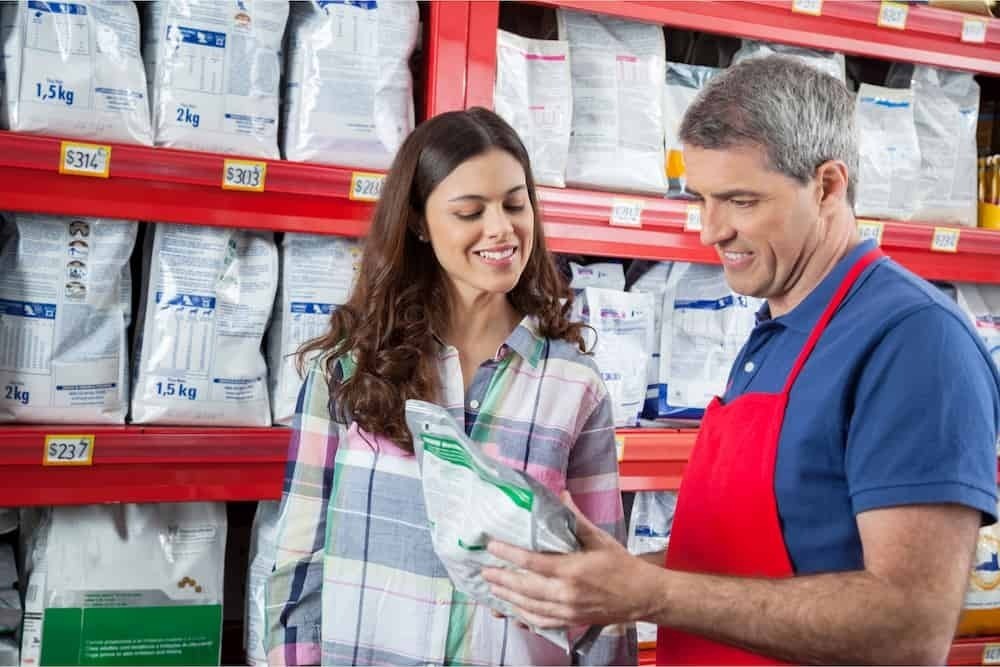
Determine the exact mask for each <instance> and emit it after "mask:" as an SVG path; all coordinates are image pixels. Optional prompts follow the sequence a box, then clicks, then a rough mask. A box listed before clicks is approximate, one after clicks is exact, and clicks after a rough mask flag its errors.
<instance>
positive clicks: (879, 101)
mask: <svg viewBox="0 0 1000 667" xmlns="http://www.w3.org/2000/svg"><path fill="white" fill-rule="evenodd" d="M855 113H856V117H857V124H858V148H859V149H860V153H861V162H860V168H859V174H858V191H857V201H856V202H855V204H854V212H855V213H856V214H857V215H858V216H860V217H866V218H890V219H893V220H909V219H910V218H912V217H913V213H914V210H915V208H916V202H917V201H918V200H919V198H920V193H919V187H920V162H921V158H920V146H919V143H918V139H917V127H916V123H915V120H914V111H913V91H912V90H901V89H896V88H883V87H881V86H872V85H870V84H867V83H864V84H861V87H860V89H859V90H858V96H857V103H856V105H855Z"/></svg>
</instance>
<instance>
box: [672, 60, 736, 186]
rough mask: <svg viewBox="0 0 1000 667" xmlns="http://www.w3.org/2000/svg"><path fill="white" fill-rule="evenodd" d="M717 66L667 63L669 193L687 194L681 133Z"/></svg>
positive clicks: (718, 70) (717, 71)
mask: <svg viewBox="0 0 1000 667" xmlns="http://www.w3.org/2000/svg"><path fill="white" fill-rule="evenodd" d="M721 71H722V70H720V69H718V68H715V67H701V66H699V65H685V64H683V63H671V62H668V63H667V74H666V79H665V85H664V86H663V129H664V134H663V144H664V146H665V150H666V151H667V163H666V164H667V167H666V174H667V186H668V190H667V196H668V197H686V196H687V190H686V185H687V179H686V178H685V173H686V172H685V169H684V152H683V146H681V141H680V138H679V137H678V134H679V133H680V129H681V121H683V120H684V114H685V113H687V110H688V107H689V106H691V103H692V102H694V98H695V97H696V96H697V95H698V93H699V91H701V89H702V88H704V87H705V84H706V83H708V81H709V80H710V79H711V78H712V77H713V76H715V75H716V74H718V73H719V72H721Z"/></svg>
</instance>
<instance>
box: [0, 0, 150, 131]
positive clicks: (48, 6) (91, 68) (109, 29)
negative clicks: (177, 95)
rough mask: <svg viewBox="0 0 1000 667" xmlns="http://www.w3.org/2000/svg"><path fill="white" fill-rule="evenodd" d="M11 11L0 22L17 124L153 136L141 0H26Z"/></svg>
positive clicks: (11, 117)
mask: <svg viewBox="0 0 1000 667" xmlns="http://www.w3.org/2000/svg"><path fill="white" fill-rule="evenodd" d="M5 4H6V3H5ZM11 11H13V13H14V16H13V19H12V20H11V19H10V15H9V14H7V17H8V18H7V20H6V21H0V23H4V24H6V25H8V26H10V28H8V29H7V30H6V31H5V32H7V34H6V38H5V39H3V40H2V41H3V42H4V45H3V46H4V52H5V55H6V58H5V60H6V61H7V65H6V67H5V70H6V82H5V83H6V85H5V89H6V93H5V97H6V102H7V118H6V123H7V126H8V127H9V128H10V129H11V130H14V131H17V132H37V133H42V134H55V135H59V136H65V137H72V138H76V139H90V140H95V141H115V142H120V143H127V144H143V145H147V146H148V145H151V144H152V143H153V136H152V131H151V128H150V122H149V100H148V98H147V88H146V74H145V71H144V69H143V64H142V58H141V57H140V54H139V14H138V12H137V11H136V7H135V4H134V3H132V2H115V1H111V0H106V1H102V2H96V1H94V0H74V1H72V2H49V1H47V0H19V1H18V2H17V3H16V5H14V6H13V7H11V6H8V7H6V8H5V9H4V12H5V14H6V13H7V12H11Z"/></svg>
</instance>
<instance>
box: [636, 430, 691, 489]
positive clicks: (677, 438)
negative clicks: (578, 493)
mask: <svg viewBox="0 0 1000 667" xmlns="http://www.w3.org/2000/svg"><path fill="white" fill-rule="evenodd" d="M697 435H698V432H697V431H696V430H694V429H685V430H676V429H649V428H646V429H641V428H632V429H619V430H618V431H617V436H618V439H619V442H620V443H621V446H622V447H623V451H622V457H621V461H620V462H619V463H618V472H619V475H620V477H621V487H622V490H623V491H676V490H677V489H679V488H680V484H681V476H682V475H683V474H684V468H686V467H687V461H688V458H689V457H690V455H691V448H692V447H694V441H695V438H696V437H697Z"/></svg>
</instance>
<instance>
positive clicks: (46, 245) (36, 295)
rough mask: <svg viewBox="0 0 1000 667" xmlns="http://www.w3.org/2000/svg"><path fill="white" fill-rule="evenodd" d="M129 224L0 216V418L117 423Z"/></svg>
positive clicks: (123, 370) (122, 395)
mask: <svg viewBox="0 0 1000 667" xmlns="http://www.w3.org/2000/svg"><path fill="white" fill-rule="evenodd" d="M137 230H138V225H137V224H136V223H134V222H128V221H123V220H107V219H104V218H61V217H51V216H42V215H29V214H21V213H18V214H16V215H14V216H12V218H11V220H10V221H8V222H6V223H4V222H2V219H0V422H4V421H24V422H41V423H64V424H65V423H70V424H102V423H103V424H120V423H123V422H124V421H125V413H126V412H127V409H128V377H129V375H128V346H127V342H126V330H127V329H128V325H129V321H130V319H131V316H132V312H131V299H132V295H131V291H132V276H131V269H130V267H129V257H130V256H131V254H132V249H133V247H134V246H135V238H136V234H137Z"/></svg>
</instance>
